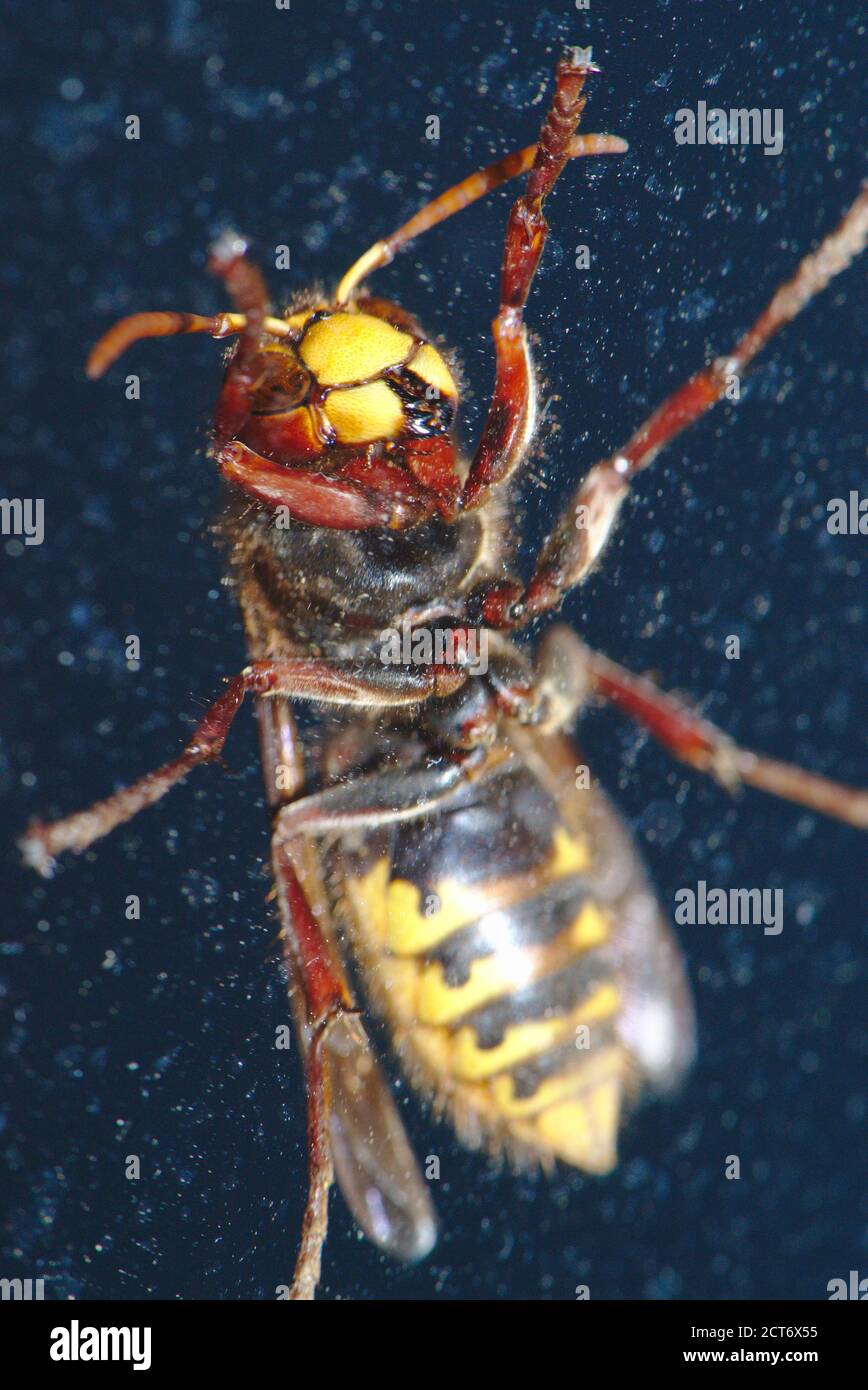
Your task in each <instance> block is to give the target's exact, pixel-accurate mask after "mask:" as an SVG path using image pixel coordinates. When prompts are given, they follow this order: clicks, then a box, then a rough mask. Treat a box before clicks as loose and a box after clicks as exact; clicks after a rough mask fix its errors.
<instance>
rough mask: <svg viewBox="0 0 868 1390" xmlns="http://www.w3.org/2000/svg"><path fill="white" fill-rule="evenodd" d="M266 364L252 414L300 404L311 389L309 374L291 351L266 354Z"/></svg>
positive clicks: (270, 412)
mask: <svg viewBox="0 0 868 1390" xmlns="http://www.w3.org/2000/svg"><path fill="white" fill-rule="evenodd" d="M266 356H267V359H268V365H267V367H266V370H265V375H264V377H263V379H262V381H261V382H260V384H259V386H258V388H257V391H256V395H255V397H254V402H253V413H254V415H277V414H283V413H284V412H286V411H287V410H292V409H294V407H295V406H297V405H301V403H302V401H303V400H304V399H305V397H306V396H307V393H308V391H309V390H310V373H309V372H306V371H305V369H304V367H302V366H301V364H300V363H299V362H298V361H297V360H296V358H295V356H294V355H293V354H292V353H291V352H286V351H285V350H282V349H279V350H277V351H272V352H269V353H267V354H266Z"/></svg>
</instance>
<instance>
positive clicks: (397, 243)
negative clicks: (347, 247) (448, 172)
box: [335, 135, 628, 305]
mask: <svg viewBox="0 0 868 1390" xmlns="http://www.w3.org/2000/svg"><path fill="white" fill-rule="evenodd" d="M627 148H628V147H627V142H626V140H622V139H620V137H619V136H617V135H575V136H573V138H572V140H571V141H570V143H569V145H568V147H567V157H568V158H569V159H580V158H581V157H582V156H583V155H589V154H592V155H596V154H626V152H627ZM536 153H537V146H536V145H526V146H525V147H524V149H523V150H515V151H514V152H513V153H512V154H508V155H506V156H505V157H504V158H503V159H498V160H497V161H496V162H495V163H494V164H488V165H486V167H485V168H484V169H478V170H476V172H475V173H472V174H469V175H468V176H467V178H465V179H462V180H461V182H460V183H456V184H454V185H453V187H452V188H447V189H446V191H445V193H440V194H438V196H437V197H436V198H432V199H431V202H430V203H426V204H425V206H424V207H422V208H420V209H419V211H418V212H416V213H414V214H413V216H412V217H411V218H410V220H409V222H405V223H404V224H403V226H401V227H399V228H398V230H397V231H396V232H392V234H391V236H388V237H385V238H384V239H383V240H382V241H375V242H374V245H373V246H369V247H368V249H367V251H365V253H364V255H362V256H360V257H359V259H358V260H357V261H355V262H354V264H353V265H352V266H350V269H349V270H348V271H347V273H346V275H345V276H344V277H343V279H342V280H341V283H340V284H339V286H338V289H337V293H336V295H335V303H336V304H338V305H340V304H345V303H346V302H347V300H348V299H349V298H350V296H351V295H353V294H355V293H356V291H357V290H358V288H359V286H360V285H361V283H362V281H363V280H366V279H367V278H368V276H369V275H372V274H373V273H374V271H375V270H381V269H382V267H383V266H386V265H389V264H390V263H391V262H392V261H393V260H394V259H395V256H396V255H397V254H398V252H399V251H401V250H403V248H404V247H405V246H407V245H408V244H409V243H410V242H411V241H415V239H416V237H418V236H421V235H422V233H423V232H428V231H430V230H431V228H432V227H437V226H439V225H440V223H441V222H445V221H446V219H447V218H448V217H454V215H455V213H456V212H462V211H463V210H464V208H466V207H470V205H471V203H475V202H476V201H477V199H478V198H484V197H485V195H486V194H487V193H490V192H491V191H492V190H493V189H495V188H500V186H501V184H503V183H506V181H507V179H514V178H518V177H519V176H520V175H521V174H526V173H527V172H528V170H529V169H530V168H531V167H532V165H533V162H534V159H535V158H536Z"/></svg>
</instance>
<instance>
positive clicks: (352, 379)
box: [256, 309, 458, 445]
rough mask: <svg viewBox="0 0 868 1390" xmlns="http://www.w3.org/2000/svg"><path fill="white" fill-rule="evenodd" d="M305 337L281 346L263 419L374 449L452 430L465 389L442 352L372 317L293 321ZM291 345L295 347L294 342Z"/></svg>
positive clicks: (263, 394) (259, 406)
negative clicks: (398, 440)
mask: <svg viewBox="0 0 868 1390" xmlns="http://www.w3.org/2000/svg"><path fill="white" fill-rule="evenodd" d="M287 322H288V323H289V324H290V326H291V328H292V329H293V330H294V331H295V332H296V333H298V335H299V336H298V339H297V340H296V341H295V342H294V343H293V346H292V348H291V347H290V343H289V342H281V343H280V344H277V343H275V344H274V345H273V346H272V347H271V348H270V349H269V352H268V356H269V357H270V358H271V365H270V367H269V372H268V378H267V380H266V381H265V382H264V383H263V386H262V388H261V390H260V393H259V396H258V398H257V403H256V412H257V413H258V414H260V415H270V416H276V415H280V416H282V417H283V419H284V421H286V420H287V416H288V415H290V414H291V415H292V416H293V417H297V416H299V415H301V414H303V413H309V415H310V417H311V418H310V420H309V422H302V421H301V420H294V421H293V424H297V425H298V426H299V427H301V426H302V424H304V426H305V428H307V427H308V425H309V426H310V427H312V431H313V434H314V436H315V437H317V438H319V439H320V440H322V441H323V443H328V442H332V443H336V444H344V445H349V444H372V443H375V442H376V441H378V440H390V439H396V438H397V437H398V436H400V435H402V434H405V433H409V434H416V435H425V434H433V433H438V432H441V431H442V430H443V429H444V428H448V425H449V424H450V423H451V420H452V418H453V416H454V413H455V407H456V404H457V400H458V390H457V387H456V384H455V380H454V378H453V376H452V373H451V372H450V370H449V368H448V366H447V365H446V362H445V361H444V359H443V357H442V356H441V355H440V353H439V352H438V351H437V349H436V348H435V347H432V345H431V344H430V343H428V342H425V341H423V340H421V339H419V338H417V337H414V336H413V335H412V334H411V333H406V332H402V331H401V330H400V329H398V328H395V327H394V326H393V325H392V324H390V323H387V322H386V321H385V320H384V319H381V318H377V317H376V316H375V315H373V314H365V313H353V312H351V311H348V310H337V311H335V312H334V313H331V312H329V310H327V309H312V310H311V309H309V310H306V311H304V312H303V313H301V314H296V315H293V316H291V317H289V318H288V320H287ZM290 341H292V340H290Z"/></svg>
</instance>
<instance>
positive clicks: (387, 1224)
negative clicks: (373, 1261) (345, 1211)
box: [327, 1015, 437, 1262]
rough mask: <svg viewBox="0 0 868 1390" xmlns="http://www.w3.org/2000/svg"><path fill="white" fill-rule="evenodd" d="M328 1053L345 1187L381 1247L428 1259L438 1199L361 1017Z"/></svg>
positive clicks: (335, 1140)
mask: <svg viewBox="0 0 868 1390" xmlns="http://www.w3.org/2000/svg"><path fill="white" fill-rule="evenodd" d="M327 1053H328V1060H329V1079H330V1084H331V1137H332V1150H333V1158H334V1166H335V1174H336V1176H337V1179H338V1182H339V1183H340V1187H341V1191H342V1192H343V1194H344V1197H345V1199H346V1201H347V1203H348V1205H349V1207H350V1210H351V1211H352V1213H353V1216H354V1217H355V1219H356V1221H357V1222H358V1224H359V1225H360V1226H361V1228H362V1230H363V1231H364V1232H365V1235H367V1236H368V1237H369V1238H370V1239H371V1240H373V1241H374V1242H375V1243H376V1244H377V1245H379V1246H380V1248H381V1249H383V1250H385V1251H387V1252H388V1254H390V1255H394V1256H395V1257H396V1258H397V1259H399V1260H404V1261H405V1262H410V1261H414V1260H421V1259H424V1257H425V1256H426V1255H427V1254H429V1253H430V1251H431V1250H432V1249H433V1247H434V1244H435V1242H436V1240H437V1218H436V1215H435V1212H434V1206H433V1203H432V1201H431V1197H430V1194H429V1190H428V1184H427V1183H426V1182H425V1179H424V1178H423V1177H422V1174H421V1172H420V1171H419V1165H418V1163H417V1161H416V1158H415V1155H414V1153H413V1150H412V1149H411V1147H410V1143H409V1140H408V1139H407V1135H406V1133H405V1131H404V1125H403V1123H402V1121H401V1118H400V1116H399V1114H398V1111H397V1108H396V1106H395V1103H394V1101H393V1100H392V1096H391V1092H390V1090H389V1086H388V1083H387V1082H386V1079H385V1077H384V1076H383V1074H382V1072H381V1070H380V1067H379V1064H378V1063H377V1061H376V1058H375V1057H374V1054H373V1050H372V1048H371V1044H370V1042H369V1041H368V1037H367V1034H366V1033H365V1030H364V1027H363V1026H362V1022H361V1019H359V1018H358V1017H355V1016H353V1015H347V1016H345V1017H344V1018H342V1019H340V1020H339V1021H338V1022H337V1023H336V1024H335V1025H333V1027H332V1028H331V1030H330V1031H329V1034H328V1041H327Z"/></svg>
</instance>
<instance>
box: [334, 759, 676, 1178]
mask: <svg viewBox="0 0 868 1390" xmlns="http://www.w3.org/2000/svg"><path fill="white" fill-rule="evenodd" d="M568 750H569V745H564V742H563V741H562V740H559V739H558V740H553V739H546V740H543V739H541V738H539V737H537V738H534V737H533V736H528V735H526V734H525V735H521V737H520V742H518V744H517V748H516V751H517V754H520V755H521V756H520V757H517V759H516V760H514V761H513V763H512V764H511V765H510V767H509V768H508V769H506V770H503V771H501V772H500V773H498V774H497V775H495V776H493V777H492V778H490V780H488V781H486V782H485V783H483V784H482V785H481V786H477V787H475V788H472V789H471V790H470V791H469V792H468V794H467V796H466V797H465V800H464V802H463V803H462V804H461V805H460V806H459V807H458V808H456V809H454V810H450V811H448V812H442V813H440V814H438V815H436V816H432V817H430V818H427V819H425V820H421V821H418V822H411V823H408V824H405V825H400V826H398V827H396V828H395V830H394V831H393V833H392V836H391V844H390V848H389V851H388V853H386V852H384V853H383V854H382V855H381V857H379V858H377V859H376V860H375V861H374V862H373V864H369V865H368V866H367V868H366V869H365V871H364V872H363V873H360V874H359V875H357V876H355V877H353V878H352V879H351V880H350V882H349V884H348V886H347V892H348V898H349V901H350V904H351V907H352V909H353V911H352V916H353V919H354V922H355V928H356V935H357V943H356V944H357V949H358V953H359V956H360V959H361V961H362V964H363V967H364V969H365V975H366V978H367V982H368V987H369V991H370V992H371V994H372V996H373V998H374V1000H375V1002H376V1003H377V1004H378V1006H379V1007H380V1009H381V1011H382V1012H383V1013H384V1014H385V1016H386V1017H387V1018H388V1020H389V1021H390V1022H391V1024H392V1027H393V1029H394V1031H395V1035H396V1041H397V1044H398V1047H399V1050H400V1051H401V1053H402V1056H403V1057H404V1060H405V1062H406V1064H407V1066H408V1068H409V1071H410V1074H411V1076H412V1077H413V1078H414V1079H415V1080H416V1081H417V1082H418V1083H419V1084H420V1085H421V1086H422V1087H423V1088H425V1089H427V1090H429V1091H431V1092H432V1093H433V1094H434V1096H435V1097H436V1098H437V1099H438V1100H439V1101H441V1102H442V1103H444V1104H446V1105H447V1106H448V1107H449V1109H450V1111H451V1112H452V1115H453V1118H454V1120H455V1122H456V1125H457V1128H458V1130H459V1132H460V1133H461V1134H462V1136H463V1137H464V1138H466V1139H467V1140H468V1141H469V1142H471V1143H478V1142H480V1141H482V1140H485V1139H488V1140H489V1141H491V1142H494V1143H495V1144H504V1145H506V1146H507V1147H509V1148H512V1149H513V1150H515V1151H517V1152H519V1153H521V1152H524V1153H525V1154H526V1153H527V1152H528V1151H530V1152H532V1153H534V1154H536V1155H538V1156H540V1157H542V1158H544V1159H547V1158H552V1157H558V1158H561V1159H564V1160H565V1161H567V1162H569V1163H572V1164H575V1165H576V1166H577V1167H580V1168H584V1169H587V1170H589V1171H592V1172H605V1171H608V1169H610V1168H611V1167H612V1166H613V1164H614V1162H615V1156H616V1139H617V1131H618V1126H619V1118H620V1113H621V1108H622V1103H623V1101H624V1099H625V1097H626V1096H628V1095H630V1094H632V1093H635V1092H636V1090H637V1089H638V1087H639V1085H640V1084H641V1083H642V1081H643V1080H644V1081H647V1082H649V1083H650V1084H652V1085H654V1086H655V1087H657V1088H659V1089H662V1088H664V1087H666V1086H668V1085H671V1084H672V1083H673V1082H674V1081H675V1080H677V1078H678V1076H679V1075H680V1074H681V1072H682V1071H683V1070H684V1068H685V1066H686V1065H687V1063H688V1062H689V1059H690V1056H691V1055H692V1050H693V1029H692V1014H691V1009H690V1004H689V999H688V996H687V990H686V986H685V984H684V979H683V973H682V968H681V964H680V960H679V957H678V953H677V949H676V947H675V944H674V942H673V940H672V938H671V935H670V933H669V930H668V928H667V927H666V926H665V925H664V924H663V922H662V921H661V919H660V917H659V913H658V910H657V907H656V904H655V903H654V900H653V898H652V896H651V894H650V891H649V889H648V886H647V883H646V880H645V877H644V874H643V871H642V869H641V866H640V864H639V862H638V859H637V857H636V854H635V851H634V850H633V848H632V846H631V845H630V843H629V841H628V839H627V836H626V834H625V832H624V830H623V828H622V827H621V825H620V822H619V821H618V820H617V818H616V816H615V815H614V813H613V811H612V810H611V808H610V807H609V805H608V803H607V802H606V800H605V798H604V797H603V795H602V794H601V793H600V792H599V791H598V790H576V789H575V788H574V785H573V768H574V766H575V761H576V760H575V758H574V757H573V756H572V753H571V752H569V751H568ZM567 757H568V759H569V760H568V761H567V760H566V759H567Z"/></svg>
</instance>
